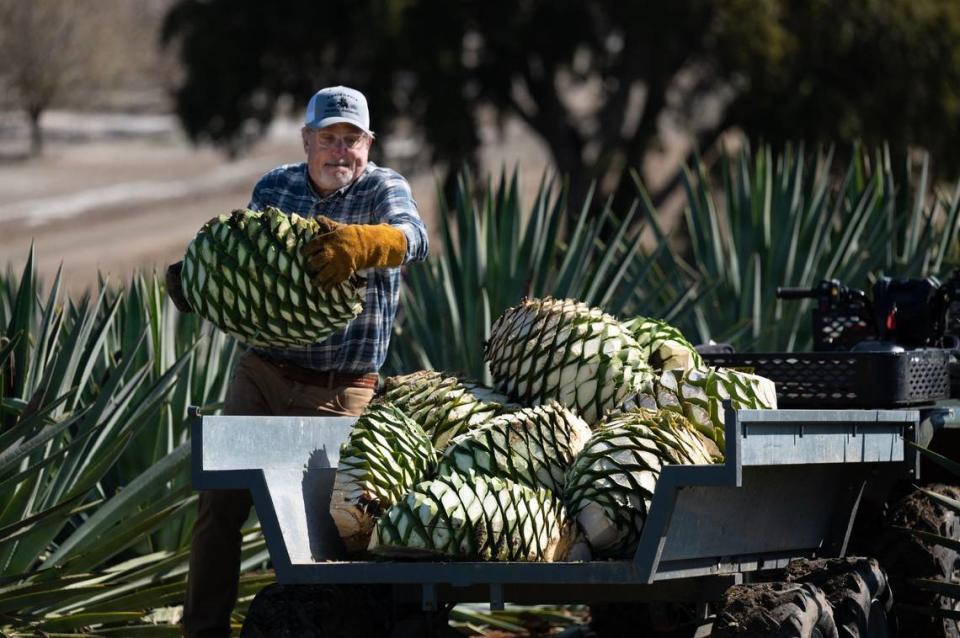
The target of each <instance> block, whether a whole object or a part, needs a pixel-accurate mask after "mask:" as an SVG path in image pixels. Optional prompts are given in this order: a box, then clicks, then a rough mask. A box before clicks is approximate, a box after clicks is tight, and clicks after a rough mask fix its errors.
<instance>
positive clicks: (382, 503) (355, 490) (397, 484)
mask: <svg viewBox="0 0 960 638" xmlns="http://www.w3.org/2000/svg"><path fill="white" fill-rule="evenodd" d="M435 466H436V451H435V450H434V447H433V445H432V444H431V443H430V437H429V436H427V433H426V432H424V431H423V428H421V427H420V426H419V425H418V424H417V422H416V421H413V420H412V419H410V418H409V417H407V416H406V415H405V414H404V413H403V412H402V411H400V409H398V408H397V407H396V406H394V405H391V404H389V403H375V404H371V405H370V406H369V407H368V408H367V409H366V410H365V411H364V413H363V414H362V415H361V416H360V418H359V419H357V422H356V424H355V425H354V426H353V430H352V431H351V432H350V439H349V440H348V441H347V443H345V444H344V445H343V446H342V448H341V450H340V462H339V464H338V465H337V473H336V478H335V479H334V483H333V494H332V496H331V498H330V515H331V516H332V517H333V522H334V524H336V526H337V530H338V531H339V532H340V537H341V538H342V539H343V541H344V545H346V548H347V551H350V552H353V551H357V550H362V549H364V548H365V547H366V546H367V543H368V541H369V540H370V534H371V532H372V531H373V526H374V523H375V519H376V517H377V516H379V515H380V514H381V513H382V512H383V511H384V510H385V509H387V508H388V507H390V506H391V505H393V504H394V503H396V502H398V501H399V500H401V499H402V498H403V496H404V494H406V493H407V491H408V490H409V489H410V488H411V487H413V486H414V485H415V484H416V483H418V482H420V481H422V480H423V479H424V478H426V476H427V475H429V474H430V473H432V472H433V470H434V468H435Z"/></svg>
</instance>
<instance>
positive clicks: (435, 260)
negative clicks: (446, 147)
mask: <svg viewBox="0 0 960 638" xmlns="http://www.w3.org/2000/svg"><path fill="white" fill-rule="evenodd" d="M470 184H471V180H470V176H469V175H468V174H466V173H464V174H462V175H461V176H460V182H459V185H460V187H459V190H458V195H457V200H456V202H455V204H454V205H453V206H451V205H449V204H448V202H447V201H446V200H445V198H444V196H443V194H442V193H438V198H439V206H438V221H439V223H440V239H441V242H440V246H433V247H431V252H432V256H431V258H430V259H429V260H428V261H427V262H426V263H423V264H417V265H415V266H413V267H411V268H410V269H409V271H408V273H407V278H406V280H405V284H404V287H403V289H402V291H401V298H402V302H401V308H402V309H403V310H402V312H403V315H402V317H401V320H400V321H398V322H397V324H396V326H395V329H394V334H395V337H396V338H395V339H394V340H393V341H392V342H391V344H392V347H391V350H390V358H389V360H388V362H387V371H388V372H389V373H398V372H408V371H410V370H415V369H436V370H450V371H456V372H459V373H462V374H466V375H468V376H470V377H472V378H475V379H478V380H482V381H483V382H485V383H487V384H489V383H490V382H491V377H490V374H489V371H488V370H487V369H486V366H485V365H484V362H483V356H482V351H481V348H479V347H478V344H481V343H483V342H484V341H486V340H487V338H488V337H489V336H490V326H491V323H492V321H493V319H495V318H496V317H498V316H499V315H501V314H502V313H503V311H504V310H506V309H507V308H509V307H510V306H513V305H515V304H517V303H519V302H520V300H521V299H522V298H524V297H528V296H529V297H547V296H552V297H556V298H565V297H570V298H575V299H578V300H580V301H583V302H585V303H587V304H588V305H591V306H597V307H600V308H603V309H604V310H605V311H607V312H609V313H611V314H614V315H627V314H644V315H646V316H652V317H658V318H665V319H668V320H669V319H671V318H672V317H674V316H675V315H678V314H679V313H681V312H683V311H684V309H685V308H686V306H687V305H688V304H690V303H691V295H692V292H693V283H694V281H693V279H692V278H691V276H690V275H689V272H688V271H687V270H684V268H685V267H686V266H685V264H680V262H678V261H677V260H675V259H674V258H673V256H672V255H671V253H670V252H669V251H668V250H667V244H666V242H662V243H661V245H660V247H659V249H657V250H654V251H651V252H649V253H645V252H644V251H642V250H641V242H642V233H641V232H640V231H641V230H642V228H641V226H642V224H641V222H640V219H639V210H640V208H639V200H638V202H637V203H636V204H635V205H634V206H632V207H631V208H630V209H629V210H627V211H623V212H621V213H619V214H618V213H617V212H615V211H613V210H612V209H611V208H610V206H609V205H608V206H606V207H604V208H602V210H601V212H600V214H594V212H593V211H594V207H593V204H592V202H591V201H590V200H591V196H589V195H588V198H587V201H584V202H578V203H576V204H577V205H580V209H579V214H578V215H575V216H573V217H572V218H571V216H570V215H569V214H568V213H567V208H568V202H567V201H566V197H565V192H564V189H563V188H561V187H560V186H559V185H558V183H557V182H556V181H555V180H554V179H551V178H550V177H549V176H548V175H547V174H544V177H543V179H542V180H541V182H540V185H539V187H538V190H537V192H536V195H535V197H534V201H533V205H532V206H531V207H530V208H529V209H524V208H523V205H522V203H521V201H520V193H519V187H518V184H517V176H516V173H514V174H513V175H512V176H510V177H509V178H508V177H507V176H506V175H505V174H504V175H501V176H500V180H499V183H498V184H497V186H496V187H494V186H493V185H491V184H487V187H486V189H485V190H483V191H482V192H480V193H477V192H475V191H474V190H473V188H472V186H471V185H470Z"/></svg>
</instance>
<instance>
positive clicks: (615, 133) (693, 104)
mask: <svg viewBox="0 0 960 638" xmlns="http://www.w3.org/2000/svg"><path fill="white" fill-rule="evenodd" d="M164 41H165V42H166V43H168V44H173V43H175V44H176V45H178V46H179V52H180V56H181V59H182V61H183V64H184V67H185V70H186V74H185V79H184V82H183V84H182V85H181V86H180V88H179V90H178V92H177V104H178V107H177V108H178V112H179V116H180V118H181V119H182V121H183V123H184V125H185V127H186V130H187V132H188V133H189V134H190V136H191V137H192V138H193V139H194V140H198V141H204V140H206V141H212V142H214V143H216V144H219V145H222V146H223V147H225V148H227V149H228V150H229V151H230V152H231V153H236V152H239V151H241V150H242V149H243V147H244V145H246V144H248V143H249V142H250V141H252V140H254V139H256V137H257V136H258V135H260V134H262V132H263V131H264V129H265V126H266V125H267V124H268V123H269V122H270V120H271V119H272V117H273V114H274V113H275V111H276V106H277V103H278V100H281V99H282V98H284V97H285V96H288V97H293V98H294V99H295V100H296V104H298V105H299V104H301V103H303V101H304V100H305V99H306V97H307V96H308V95H309V94H310V93H311V92H312V91H313V90H315V89H316V88H317V87H319V86H323V85H328V84H333V83H344V84H349V85H352V86H356V87H357V88H360V89H361V90H363V91H365V92H366V93H367V95H368V96H369V98H370V99H371V102H372V104H371V108H372V109H373V112H374V113H375V117H376V120H377V122H378V123H379V124H380V126H381V128H382V129H384V130H389V129H390V127H391V126H392V124H393V123H394V122H396V121H398V118H402V119H404V120H406V121H407V122H409V123H412V125H413V127H414V131H415V132H416V134H417V135H419V136H420V137H421V138H422V139H423V140H424V141H425V142H426V143H427V144H428V146H429V148H430V149H431V152H432V156H431V159H432V160H434V161H436V160H445V161H446V162H447V165H448V166H449V167H451V168H456V167H457V166H458V165H459V164H461V163H463V162H467V163H469V162H470V161H471V160H472V158H473V156H474V153H475V152H476V149H477V147H478V143H479V135H478V122H479V119H480V118H481V117H483V116H484V114H489V113H493V114H494V115H495V116H497V117H503V116H507V115H514V116H517V117H519V118H521V119H522V120H523V121H524V122H526V123H527V124H528V125H529V126H530V127H531V128H532V129H533V130H534V131H535V132H536V133H537V134H538V135H539V136H540V137H542V139H543V141H544V143H545V144H546V145H547V147H548V148H549V151H550V153H551V155H552V158H553V160H554V162H555V165H556V167H557V169H558V170H559V171H560V172H561V173H563V174H565V175H566V176H567V177H568V178H569V180H570V198H571V201H573V202H579V201H581V200H582V197H583V195H584V194H585V193H586V191H587V189H588V187H589V184H590V183H591V182H592V181H594V180H596V181H597V182H598V183H599V184H600V188H601V191H600V193H601V195H607V194H609V193H612V192H615V191H616V190H617V189H621V190H622V191H624V192H626V191H627V190H628V189H629V186H628V180H627V179H625V169H626V168H628V167H639V166H642V165H643V158H644V156H645V155H646V154H647V153H649V152H650V151H652V150H655V149H657V148H658V144H659V137H660V135H661V134H662V132H663V131H664V128H665V127H667V128H672V129H675V130H676V129H679V130H682V131H685V132H686V133H687V134H688V135H689V136H690V137H691V140H692V141H693V145H692V147H693V148H706V147H708V146H709V145H710V144H712V142H713V141H714V140H715V139H716V138H717V137H718V136H719V135H720V133H722V132H723V131H724V130H727V129H729V128H730V127H740V128H742V129H743V130H745V131H746V132H747V134H748V135H749V136H750V137H751V138H754V137H761V138H763V139H764V140H765V141H767V142H769V143H772V144H774V145H775V146H776V145H779V144H780V143H782V142H784V141H786V140H795V139H802V140H805V141H809V142H820V141H826V142H831V143H833V142H850V141H853V140H855V139H859V140H862V141H864V142H866V143H869V144H874V143H879V142H881V141H884V140H886V141H889V142H890V144H891V147H892V148H893V150H894V152H896V151H898V150H904V149H906V148H907V147H908V146H910V145H918V146H924V147H926V148H928V149H929V150H930V151H931V153H932V154H933V157H934V158H935V159H937V160H941V161H943V162H947V163H949V164H951V165H953V166H956V165H957V164H958V163H960V162H958V160H960V151H958V146H957V144H955V143H954V140H955V139H956V135H957V133H958V132H960V130H958V129H960V3H957V2H956V0H886V1H884V2H878V1H876V0H846V1H843V2H834V1H830V0H809V1H806V0H805V1H802V2H801V1H798V0H677V1H675V2H654V1H647V0H633V1H626V2H624V1H622V0H621V1H617V0H591V1H580V0H550V1H548V0H509V1H508V0H486V1H484V2H478V1H474V0H470V1H463V2H450V1H449V0H350V1H347V0H328V1H326V2H323V3H319V2H298V1H295V0H286V1H281V2H277V3H271V4H269V5H267V4H262V3H254V2H234V1H229V0H180V1H179V2H178V3H177V4H176V5H175V6H174V7H173V8H172V10H171V12H170V13H169V15H168V17H167V20H166V23H165V28H164ZM679 181H680V177H679V174H678V177H677V179H676V180H675V181H674V182H673V183H672V184H668V185H667V188H670V187H671V186H674V185H676V184H679ZM630 192H631V196H632V190H631V191H630ZM656 199H657V198H656V197H655V201H656ZM600 201H602V198H601V199H600Z"/></svg>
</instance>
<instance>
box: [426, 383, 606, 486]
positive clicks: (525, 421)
mask: <svg viewBox="0 0 960 638" xmlns="http://www.w3.org/2000/svg"><path fill="white" fill-rule="evenodd" d="M589 438H590V427H589V426H588V425H587V424H586V422H585V421H584V420H583V419H581V418H580V417H578V416H577V415H576V414H575V413H573V412H572V411H571V410H569V409H568V408H565V407H563V406H562V405H560V404H559V403H557V402H556V401H551V402H549V403H547V404H546V405H541V406H535V407H532V408H522V409H520V410H517V411H516V412H511V413H507V414H501V415H500V416H497V417H494V418H493V419H491V420H490V421H488V422H487V423H486V424H485V425H483V426H481V427H479V428H477V429H476V430H473V431H472V432H468V433H466V434H463V435H461V436H459V437H457V438H455V439H454V440H453V441H452V442H451V444H450V446H449V447H448V448H447V449H446V450H445V451H444V454H443V458H442V459H441V460H440V464H439V466H438V468H437V473H438V474H440V475H448V474H464V475H466V474H468V473H470V472H471V471H472V472H475V473H477V474H481V475H484V476H495V477H504V478H509V479H510V480H512V481H516V482H518V483H522V484H523V485H526V486H528V487H533V488H541V487H544V488H547V489H549V490H552V491H553V492H554V493H556V494H560V492H561V490H562V489H563V480H564V474H565V473H566V471H567V468H568V467H570V464H571V463H573V459H574V457H576V455H577V453H578V452H579V451H580V450H581V449H583V446H584V444H585V443H586V442H587V439H589Z"/></svg>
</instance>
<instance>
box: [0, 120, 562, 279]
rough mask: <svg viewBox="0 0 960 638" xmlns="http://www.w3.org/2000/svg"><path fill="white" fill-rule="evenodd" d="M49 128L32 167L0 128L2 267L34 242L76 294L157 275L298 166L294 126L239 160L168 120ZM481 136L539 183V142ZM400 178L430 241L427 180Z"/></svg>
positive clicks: (65, 123) (17, 261)
mask: <svg viewBox="0 0 960 638" xmlns="http://www.w3.org/2000/svg"><path fill="white" fill-rule="evenodd" d="M105 119H106V121H105ZM45 125H46V127H47V128H48V130H49V132H50V137H49V142H48V144H47V148H46V151H45V154H44V156H43V157H41V158H39V159H31V160H24V159H22V158H19V157H17V155H18V153H19V151H18V148H17V146H16V141H11V139H10V138H11V137H13V135H12V134H10V131H9V130H3V127H2V126H0V132H2V133H5V135H3V136H2V139H0V194H2V198H0V268H4V267H6V265H7V264H10V265H12V266H13V267H14V269H15V270H17V271H19V270H20V269H21V268H22V266H23V263H24V262H25V261H26V258H27V254H28V252H29V249H30V245H31V242H33V244H34V246H35V251H36V261H37V264H38V268H39V272H40V273H41V276H42V277H43V278H44V279H45V280H46V281H50V280H51V279H52V278H53V276H54V274H55V273H56V271H57V268H58V267H59V265H60V264H61V263H62V264H63V267H64V279H65V285H66V287H67V288H68V289H69V290H70V291H71V292H74V293H79V292H81V291H82V290H84V289H86V288H88V287H92V286H95V285H96V281H97V272H98V270H99V271H100V272H102V273H104V274H106V275H108V276H109V277H110V278H111V280H112V281H125V280H127V279H128V278H129V277H130V276H131V274H132V273H133V272H134V271H135V270H136V269H137V268H143V269H146V270H147V271H149V270H150V269H154V268H156V269H159V270H162V269H163V268H165V267H166V264H168V263H170V262H171V261H175V260H176V259H179V258H180V257H181V256H182V254H183V249H184V247H185V246H186V244H187V242H188V241H189V240H190V238H191V237H192V236H193V235H194V233H195V232H196V231H197V229H198V228H199V227H200V226H201V225H202V224H203V223H204V222H205V221H207V220H208V219H210V217H212V216H214V215H217V214H220V213H224V212H228V211H230V210H233V209H235V208H238V207H242V206H245V205H246V204H247V202H248V201H249V197H250V190H251V189H252V187H253V184H254V183H255V182H256V180H257V178H258V177H259V176H260V175H262V174H263V173H264V172H265V171H267V170H269V169H270V168H272V167H274V166H276V165H279V164H282V163H286V162H299V161H301V160H302V158H303V149H302V147H301V145H300V141H299V133H298V124H297V123H296V122H279V123H277V124H275V125H274V127H273V128H272V129H271V132H270V134H269V135H268V136H267V137H266V139H264V140H263V142H261V143H260V144H258V145H257V146H256V147H255V148H254V149H253V150H252V151H251V152H250V153H249V154H247V155H245V156H244V157H242V158H241V159H240V160H238V161H234V162H227V161H226V160H225V159H224V156H223V155H222V154H220V153H218V152H216V151H214V150H212V149H199V150H198V149H195V148H193V147H191V146H190V145H189V144H187V143H186V142H185V141H184V140H183V138H182V136H181V135H180V134H179V132H178V130H177V126H176V122H175V121H174V120H173V119H172V118H171V117H167V116H128V117H126V118H125V119H111V118H110V117H106V118H105V117H104V116H92V115H91V116H80V115H77V114H69V113H52V114H50V115H49V116H47V117H46V119H45ZM78 138H79V139H78ZM487 138H488V144H487V147H486V150H485V151H484V155H485V161H486V163H487V165H489V166H493V167H499V166H500V165H501V164H504V165H505V166H507V168H508V169H510V168H512V167H513V166H515V165H517V164H519V165H520V166H521V167H522V168H523V170H524V176H525V177H524V182H525V183H527V184H530V185H534V184H535V183H536V180H537V179H539V177H540V174H541V172H542V171H543V168H544V166H545V165H546V154H545V152H544V151H543V149H542V146H541V145H540V144H539V142H537V141H536V140H534V139H532V138H531V137H530V136H529V135H526V134H524V132H523V131H508V136H506V139H510V140H511V143H510V145H509V146H508V145H505V144H502V143H500V140H499V138H498V137H497V136H495V135H488V136H487ZM388 165H391V166H392V164H389V163H388ZM407 177H408V179H410V182H411V186H412V188H413V191H414V197H416V199H417V201H418V203H419V205H420V210H421V215H422V216H423V217H424V220H425V221H426V223H427V226H428V229H430V230H431V234H433V231H434V230H435V227H436V224H435V214H434V211H435V207H436V197H435V179H434V176H433V175H431V174H429V173H426V172H421V173H412V174H410V173H408V174H407Z"/></svg>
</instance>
